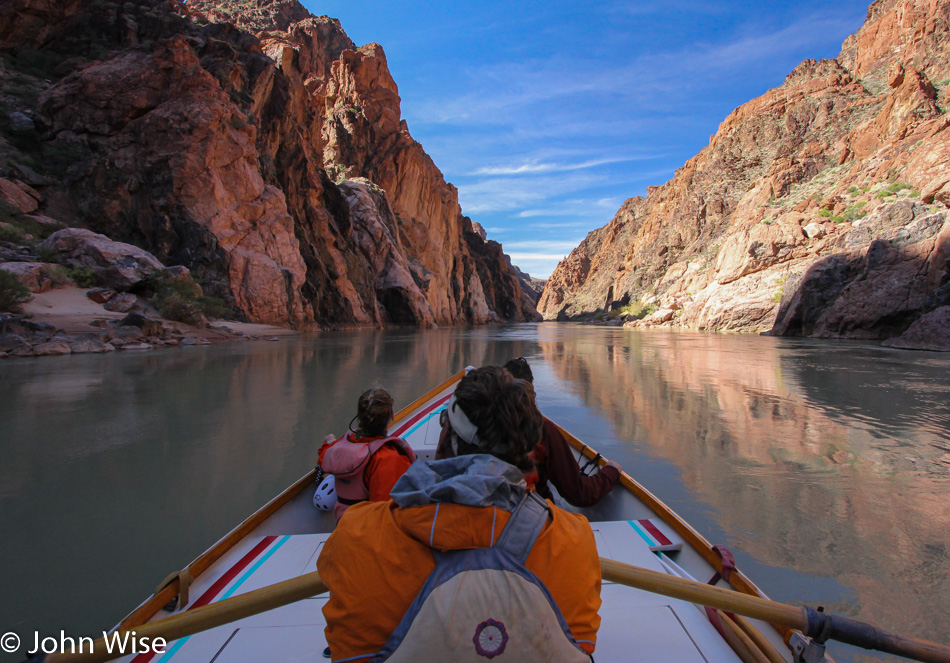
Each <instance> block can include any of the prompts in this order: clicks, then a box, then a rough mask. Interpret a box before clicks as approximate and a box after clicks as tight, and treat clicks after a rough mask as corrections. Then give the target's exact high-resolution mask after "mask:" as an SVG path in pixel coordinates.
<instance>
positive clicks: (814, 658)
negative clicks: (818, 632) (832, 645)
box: [788, 631, 827, 663]
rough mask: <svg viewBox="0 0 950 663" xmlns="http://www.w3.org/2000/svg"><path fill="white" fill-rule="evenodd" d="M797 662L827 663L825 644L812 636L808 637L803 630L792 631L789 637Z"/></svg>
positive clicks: (793, 655)
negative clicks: (803, 633)
mask: <svg viewBox="0 0 950 663" xmlns="http://www.w3.org/2000/svg"><path fill="white" fill-rule="evenodd" d="M788 646H789V647H790V648H791V650H792V660H794V661H795V663H827V660H826V659H825V646H824V645H823V644H819V643H818V642H817V641H816V640H813V639H812V638H806V637H805V636H804V635H802V633H801V631H792V634H791V635H790V636H789V638H788Z"/></svg>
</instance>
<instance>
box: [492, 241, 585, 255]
mask: <svg viewBox="0 0 950 663" xmlns="http://www.w3.org/2000/svg"><path fill="white" fill-rule="evenodd" d="M583 239H584V238H583V237H581V238H580V239H576V240H574V239H571V240H527V241H521V242H505V250H506V251H507V249H521V250H525V249H534V251H531V252H530V254H531V255H538V254H540V253H541V252H542V251H547V252H549V253H551V252H558V251H560V252H562V253H560V255H567V254H568V253H570V252H571V251H573V250H574V249H575V248H576V247H577V245H578V244H580V243H581V241H582V240H583ZM519 255H525V254H524V253H522V254H519Z"/></svg>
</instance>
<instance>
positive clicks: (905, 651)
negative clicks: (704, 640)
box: [600, 557, 950, 663]
mask: <svg viewBox="0 0 950 663" xmlns="http://www.w3.org/2000/svg"><path fill="white" fill-rule="evenodd" d="M600 567H601V569H602V571H603V577H604V580H610V581H613V582H617V583H620V584H623V585H629V586H631V587H636V588H638V589H642V590H645V591H648V592H653V593H655V594H662V595H664V596H670V597H672V598H676V599H681V600H684V601H689V602H690V603H699V604H700V605H706V606H709V607H710V608H718V609H719V610H725V611H727V612H734V613H736V614H739V615H743V616H744V617H750V618H752V619H759V620H762V621H764V622H768V623H769V624H774V625H781V626H787V627H789V628H794V629H798V630H799V631H801V632H802V633H804V634H805V635H807V636H809V637H811V638H818V639H819V640H820V641H821V642H824V641H825V640H837V641H839V642H845V643H847V644H850V645H855V646H857V647H863V648H864V649H874V650H877V651H882V652H886V653H888V654H895V655H897V656H903V657H905V658H911V659H914V660H917V661H924V662H925V663H950V647H948V646H946V645H941V644H938V643H936V642H929V641H927V640H920V639H918V638H911V637H907V636H904V635H899V634H897V633H891V632H889V631H885V630H883V629H879V628H876V627H874V626H871V625H870V624H865V623H863V622H858V621H855V620H853V619H848V618H847V617H840V616H838V615H831V614H826V613H823V612H818V611H816V610H813V609H811V608H798V607H795V606H792V605H786V604H784V603H779V602H778V601H772V600H770V599H766V598H762V597H761V596H750V595H748V594H741V593H739V592H735V591H733V590H731V589H723V588H721V587H714V586H712V585H704V584H703V583H701V582H696V581H695V580H688V579H686V578H680V577H677V576H672V575H668V574H666V573H660V572H658V571H651V570H650V569H643V568H640V567H638V566H631V565H629V564H624V563H622V562H617V561H614V560H611V559H604V558H603V557H601V558H600Z"/></svg>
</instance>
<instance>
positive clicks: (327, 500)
mask: <svg viewBox="0 0 950 663" xmlns="http://www.w3.org/2000/svg"><path fill="white" fill-rule="evenodd" d="M313 505H314V506H315V507H317V508H318V509H320V510H321V511H332V510H333V507H335V506H336V477H334V476H333V475H332V474H327V475H325V476H324V477H323V481H321V482H320V485H319V486H317V492H315V493H314V494H313Z"/></svg>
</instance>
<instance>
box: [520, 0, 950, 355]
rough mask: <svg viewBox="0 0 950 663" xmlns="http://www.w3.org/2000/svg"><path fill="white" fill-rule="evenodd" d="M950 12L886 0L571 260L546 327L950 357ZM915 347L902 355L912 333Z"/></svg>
mask: <svg viewBox="0 0 950 663" xmlns="http://www.w3.org/2000/svg"><path fill="white" fill-rule="evenodd" d="M948 27H950V4H948V3H946V2H937V1H936V0H933V1H932V0H878V1H877V2H874V3H873V4H872V5H871V7H870V9H869V10H868V17H867V21H866V23H865V24H864V26H863V27H862V28H861V29H860V30H858V32H857V33H855V34H854V35H852V36H851V37H849V38H848V39H847V40H846V41H845V43H844V45H843V47H842V50H841V53H840V55H839V56H838V58H836V59H832V60H822V61H814V60H806V61H805V62H803V63H802V64H801V65H799V66H798V67H797V68H796V69H795V70H794V71H793V72H792V73H791V74H789V76H788V77H787V79H786V81H785V83H784V84H782V85H781V86H780V87H778V88H775V89H773V90H771V91H769V92H767V93H766V94H764V95H762V96H761V97H759V98H757V99H754V100H753V101H750V102H748V103H746V104H744V105H743V106H741V107H739V108H737V109H736V110H735V111H734V112H733V113H732V114H730V115H729V117H727V118H726V119H725V120H724V121H723V122H722V124H721V125H720V126H719V129H718V131H717V132H716V134H715V135H714V136H712V137H711V139H710V142H709V145H708V146H706V147H704V148H703V149H702V150H701V151H700V152H699V154H697V155H696V156H695V157H693V158H692V159H690V160H689V161H688V162H687V163H686V164H685V165H684V166H683V167H682V168H680V169H679V170H677V171H676V174H675V175H674V177H673V178H672V179H671V180H670V181H669V182H667V183H666V184H664V185H662V186H654V187H649V188H648V190H647V197H646V198H642V197H636V198H631V199H629V200H627V201H626V202H625V203H624V204H623V206H622V207H621V208H620V210H619V211H618V212H617V214H616V216H615V217H614V218H613V219H612V220H611V221H610V223H608V224H607V225H606V226H604V227H603V228H599V229H598V230H595V231H593V232H591V233H590V234H589V235H588V236H587V238H586V239H585V240H584V242H583V243H582V244H581V245H580V246H579V247H578V248H576V249H575V250H574V251H573V252H572V253H571V254H570V255H569V256H568V257H567V258H566V259H565V260H563V261H562V262H561V263H560V264H559V265H558V267H557V269H556V270H555V272H554V274H553V275H552V277H551V279H550V280H549V281H548V283H547V285H546V287H545V290H544V292H543V294H542V296H541V299H540V301H539V303H538V309H539V311H540V312H541V313H542V315H543V316H544V317H545V318H546V319H562V320H563V319H571V318H577V317H583V316H585V315H589V314H591V313H593V312H597V311H602V310H604V309H605V308H611V307H619V306H621V305H625V304H637V308H639V309H641V310H646V311H652V313H651V314H650V315H648V316H647V317H645V318H643V319H642V320H636V321H633V320H631V321H630V322H628V323H627V324H629V325H665V326H680V327H688V328H695V329H707V330H721V331H728V330H733V331H765V332H771V333H776V334H787V335H811V336H820V337H858V338H869V339H892V338H893V339H894V340H893V341H892V343H894V344H896V345H901V346H903V347H918V346H919V347H938V346H946V349H950V338H930V339H924V340H921V339H922V337H923V336H926V334H924V335H922V334H920V333H916V334H915V333H913V331H912V330H910V328H911V327H912V326H914V325H916V327H917V329H918V330H919V329H939V328H940V327H941V325H940V324H939V320H943V319H945V318H946V317H947V314H948V312H950V309H947V306H948V305H950V285H948V284H950V270H948V265H947V258H948V254H950V223H948V221H947V211H946V210H947V208H948V206H950V167H948V165H947V163H948V157H950V131H948V130H947V129H948V127H950V115H948V114H947V113H946V110H947V109H948V106H950V98H948V94H950V88H948V83H950V53H948V48H950V40H948V39H947V37H948V35H947V33H948ZM904 333H908V334H909V336H907V337H905V338H903V339H901V335H902V334H904Z"/></svg>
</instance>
